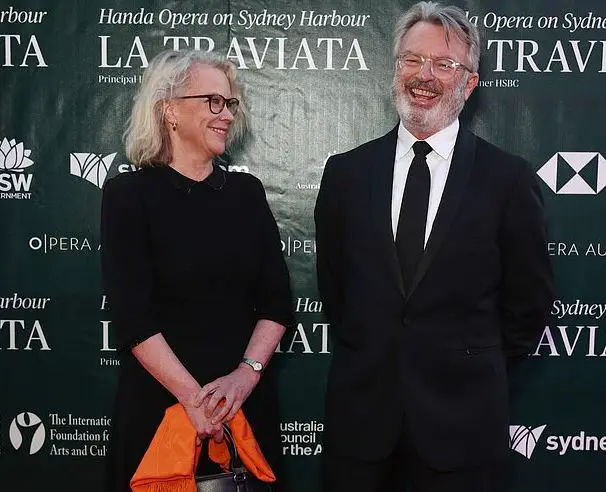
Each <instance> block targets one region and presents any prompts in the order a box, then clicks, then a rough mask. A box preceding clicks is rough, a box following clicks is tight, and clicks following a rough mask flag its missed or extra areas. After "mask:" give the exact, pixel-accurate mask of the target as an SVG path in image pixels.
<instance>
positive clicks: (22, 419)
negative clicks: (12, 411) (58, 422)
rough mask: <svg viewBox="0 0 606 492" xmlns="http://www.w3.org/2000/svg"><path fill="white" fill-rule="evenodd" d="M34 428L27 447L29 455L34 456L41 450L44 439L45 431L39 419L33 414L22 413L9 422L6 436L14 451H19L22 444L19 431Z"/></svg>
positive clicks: (21, 436)
mask: <svg viewBox="0 0 606 492" xmlns="http://www.w3.org/2000/svg"><path fill="white" fill-rule="evenodd" d="M30 427H31V428H35V430H34V434H33V436H32V441H31V443H30V445H29V454H30V455H31V454H36V453H37V452H38V451H40V449H41V448H42V445H43V444H44V440H45V438H46V430H45V428H44V424H43V423H42V420H40V417H38V416H37V415H36V414H35V413H31V412H23V413H20V414H19V415H17V416H16V417H15V418H14V419H13V421H12V422H11V425H10V428H9V431H8V435H9V438H10V441H11V444H12V445H13V447H14V448H15V449H19V448H20V447H21V445H22V444H23V435H22V434H21V429H26V428H30Z"/></svg>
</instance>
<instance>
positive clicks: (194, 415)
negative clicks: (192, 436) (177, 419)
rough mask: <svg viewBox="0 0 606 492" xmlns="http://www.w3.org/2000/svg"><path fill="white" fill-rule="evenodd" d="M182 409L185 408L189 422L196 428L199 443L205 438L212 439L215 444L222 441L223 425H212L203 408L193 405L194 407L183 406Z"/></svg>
mask: <svg viewBox="0 0 606 492" xmlns="http://www.w3.org/2000/svg"><path fill="white" fill-rule="evenodd" d="M183 408H185V412H186V413H187V416H188V417H189V420H190V421H191V423H192V424H193V425H194V427H195V428H196V432H197V433H198V438H199V439H200V441H201V440H203V439H206V438H207V437H212V438H213V439H214V440H215V441H216V442H221V441H222V440H223V424H221V423H218V424H213V423H212V422H211V420H210V419H209V418H207V417H206V415H205V409H204V407H200V406H199V405H198V406H196V404H195V403H194V405H183Z"/></svg>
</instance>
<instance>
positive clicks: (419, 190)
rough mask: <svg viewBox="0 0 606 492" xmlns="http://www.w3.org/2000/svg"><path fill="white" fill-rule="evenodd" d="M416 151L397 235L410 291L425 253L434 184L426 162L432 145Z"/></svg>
mask: <svg viewBox="0 0 606 492" xmlns="http://www.w3.org/2000/svg"><path fill="white" fill-rule="evenodd" d="M412 149H413V150H414V153H415V156H414V158H413V159H412V163H411V164H410V170H409V171H408V177H407V178H406V186H405V187H404V195H403V197H402V206H401V208H400V218H399V220H398V230H397V233H396V248H397V251H398V258H399V260H400V268H401V269H402V278H403V279H404V286H405V288H406V289H408V288H409V287H410V284H411V282H412V279H413V277H414V274H415V272H416V270H417V266H418V264H419V261H420V260H421V256H423V250H424V249H425V224H426V222H427V207H428V205H429V185H430V183H431V176H430V174H429V168H428V167H427V159H426V156H427V154H429V153H430V152H431V150H432V149H431V145H429V144H428V143H427V142H423V141H418V142H415V143H414V145H413V146H412Z"/></svg>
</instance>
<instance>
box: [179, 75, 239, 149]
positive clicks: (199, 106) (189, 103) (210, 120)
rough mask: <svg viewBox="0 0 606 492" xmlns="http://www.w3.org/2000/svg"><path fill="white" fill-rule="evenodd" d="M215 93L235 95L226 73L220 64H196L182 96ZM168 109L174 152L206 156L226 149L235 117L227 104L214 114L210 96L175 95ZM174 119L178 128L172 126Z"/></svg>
mask: <svg viewBox="0 0 606 492" xmlns="http://www.w3.org/2000/svg"><path fill="white" fill-rule="evenodd" d="M212 94H218V95H221V96H223V97H224V98H226V99H229V98H230V97H232V95H231V89H230V87H229V80H228V79H227V76H226V75H225V73H224V72H223V71H221V70H219V69H218V68H212V67H208V66H204V65H194V66H193V67H192V69H191V72H190V76H189V81H188V83H187V86H186V88H185V90H184V91H183V93H182V94H181V96H195V95H212ZM167 113H168V117H167V123H168V128H169V132H170V133H171V134H172V135H173V138H172V143H173V150H174V151H175V152H174V154H179V153H181V151H182V152H183V153H186V154H190V155H192V154H193V155H197V156H199V157H200V158H203V159H212V158H213V157H215V156H218V155H221V154H223V152H225V142H226V140H227V133H228V130H229V125H230V124H231V123H232V121H233V120H234V117H233V115H232V114H231V113H230V112H229V110H228V109H227V106H225V107H224V108H223V110H222V111H221V112H220V113H219V114H213V113H212V112H211V111H210V107H209V100H208V98H196V99H173V100H172V101H171V104H170V108H169V111H168V112H167ZM172 121H175V122H176V123H177V129H176V131H173V129H172V125H171V122H172Z"/></svg>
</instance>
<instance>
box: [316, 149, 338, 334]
mask: <svg viewBox="0 0 606 492" xmlns="http://www.w3.org/2000/svg"><path fill="white" fill-rule="evenodd" d="M334 159H335V158H334V157H330V158H329V159H328V161H327V162H326V166H325V167H324V174H323V175H322V182H321V184H320V191H319V192H318V198H317V200H316V207H315V209H314V219H315V223H316V273H317V277H318V290H319V291H320V297H321V298H322V302H323V303H324V311H325V313H326V318H327V319H328V321H329V322H330V323H331V324H332V325H337V324H338V323H339V322H340V320H341V317H342V309H343V302H342V299H343V294H342V288H341V282H342V273H341V272H342V267H341V258H342V255H341V245H342V241H341V224H340V220H339V201H338V190H337V184H338V181H337V178H336V176H335V168H334Z"/></svg>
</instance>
